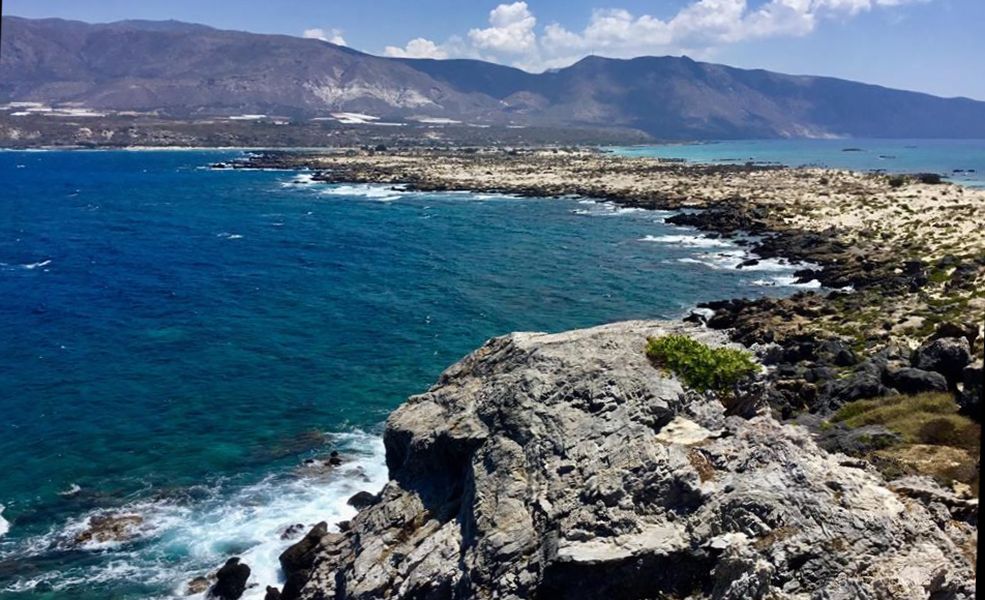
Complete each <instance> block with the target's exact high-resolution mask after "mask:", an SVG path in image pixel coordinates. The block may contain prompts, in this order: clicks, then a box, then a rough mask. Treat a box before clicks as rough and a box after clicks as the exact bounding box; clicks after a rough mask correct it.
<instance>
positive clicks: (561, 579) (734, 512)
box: [272, 321, 977, 600]
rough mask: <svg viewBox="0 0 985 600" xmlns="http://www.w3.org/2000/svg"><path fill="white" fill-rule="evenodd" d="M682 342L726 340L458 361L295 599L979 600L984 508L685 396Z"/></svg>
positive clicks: (318, 544)
mask: <svg viewBox="0 0 985 600" xmlns="http://www.w3.org/2000/svg"><path fill="white" fill-rule="evenodd" d="M668 333H686V334H688V335H691V336H692V337H694V338H696V339H698V340H700V341H702V342H704V343H706V344H710V345H724V344H726V343H727V342H726V338H725V337H724V335H722V334H720V333H718V332H714V331H710V330H705V329H701V328H698V327H692V326H689V325H687V324H680V323H665V322H650V321H645V322H644V321H633V322H625V323H616V324H612V325H605V326H601V327H595V328H592V329H584V330H578V331H570V332H564V333H559V334H541V333H515V334H512V335H508V336H505V337H500V338H495V339H493V340H490V341H489V342H487V343H486V344H485V345H484V346H482V347H481V348H479V349H478V350H476V351H475V352H473V353H472V354H470V355H469V356H467V357H465V358H464V359H463V360H462V361H460V362H459V363H457V364H455V365H453V366H452V367H450V368H449V369H448V370H447V371H445V372H444V373H443V374H442V375H441V377H440V379H439V381H438V382H437V384H436V385H435V386H434V387H432V388H431V389H430V390H428V391H427V392H426V393H424V394H421V395H418V396H414V397H412V398H410V399H409V400H408V402H407V403H406V404H404V405H403V406H401V407H400V408H399V409H398V410H397V411H395V412H394V413H393V414H392V415H391V417H390V418H389V420H388V422H387V428H386V434H385V442H386V450H387V465H388V467H389V470H390V479H391V480H390V482H389V483H388V484H387V485H386V487H385V488H384V489H383V490H382V492H380V494H379V495H377V496H372V495H370V494H360V495H359V496H360V498H359V501H360V502H361V504H362V505H363V506H365V507H364V508H363V509H362V510H361V511H360V512H359V514H358V515H357V516H356V517H355V518H354V519H353V520H352V521H351V522H347V523H342V524H340V527H339V531H338V532H337V533H336V532H329V528H328V527H327V526H326V525H325V524H320V525H319V526H318V527H316V528H315V529H314V530H312V532H311V533H309V534H308V536H307V537H306V538H305V539H304V540H302V541H301V542H299V543H298V544H296V545H295V546H292V547H291V548H290V549H288V550H287V551H286V552H285V553H284V555H283V556H282V557H281V562H282V565H283V566H284V569H285V573H286V575H287V576H288V579H287V583H286V584H285V586H284V589H283V592H282V595H281V596H280V597H281V598H284V599H285V600H290V599H293V598H303V599H306V600H314V599H333V600H341V599H349V598H353V599H354V598H359V599H369V598H427V599H444V598H501V599H512V598H516V599H519V598H586V599H587V598H593V599H597V598H606V600H615V599H619V598H718V599H740V598H742V599H748V598H771V599H781V598H783V599H787V598H789V599H793V598H830V599H838V598H846V599H847V598H914V599H916V598H921V599H923V598H940V599H944V598H948V599H961V598H968V599H970V598H974V594H975V590H974V586H975V574H974V570H973V565H974V560H975V556H974V552H975V539H976V529H975V527H974V526H973V525H972V524H971V523H972V522H974V520H975V519H976V518H977V517H976V516H975V515H976V514H977V512H976V511H975V510H974V509H975V508H976V507H974V506H972V507H970V508H969V506H968V505H966V504H964V505H962V504H959V503H955V502H952V501H951V500H952V499H951V498H950V497H949V495H948V493H947V492H946V491H944V490H943V489H941V488H938V487H937V486H935V485H934V484H933V483H932V482H930V481H929V480H923V479H916V478H909V479H908V480H903V481H898V482H894V483H893V484H892V487H891V486H890V484H887V483H886V482H885V481H883V479H881V478H880V477H879V476H878V475H877V474H876V473H875V472H874V471H872V470H871V467H867V466H866V464H865V463H864V462H863V461H858V460H854V459H849V458H847V457H845V456H842V455H837V454H828V453H826V452H824V451H823V450H821V449H819V448H818V446H817V445H816V444H815V443H814V441H813V440H812V439H811V437H810V435H809V434H808V433H807V431H806V430H804V429H802V428H799V427H795V426H792V425H784V424H780V423H779V422H777V421H776V420H774V419H773V418H772V417H770V416H768V415H767V413H766V411H763V412H762V413H758V414H752V415H728V414H726V411H725V409H724V408H723V406H722V404H721V403H720V402H718V401H717V400H715V399H714V398H710V397H707V396H703V395H700V394H697V393H694V392H686V391H685V390H684V389H683V388H682V387H681V384H680V383H679V381H678V380H677V379H676V378H674V377H673V376H671V375H669V374H667V373H664V372H662V371H661V370H659V369H657V368H656V367H654V366H653V365H652V364H650V362H649V361H648V360H647V358H646V356H645V354H644V346H645V344H646V339H647V337H648V336H659V335H665V334H668ZM333 529H334V528H333ZM272 593H276V592H272Z"/></svg>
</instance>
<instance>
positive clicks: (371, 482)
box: [0, 432, 387, 600]
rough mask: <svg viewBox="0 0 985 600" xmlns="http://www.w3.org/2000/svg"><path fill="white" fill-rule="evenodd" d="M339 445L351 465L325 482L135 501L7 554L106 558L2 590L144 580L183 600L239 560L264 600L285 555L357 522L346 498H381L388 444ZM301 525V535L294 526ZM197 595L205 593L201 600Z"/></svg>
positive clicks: (1, 556)
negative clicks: (95, 531) (316, 532)
mask: <svg viewBox="0 0 985 600" xmlns="http://www.w3.org/2000/svg"><path fill="white" fill-rule="evenodd" d="M332 440H333V442H334V445H335V447H337V448H338V449H339V450H340V451H341V452H342V454H343V455H344V456H346V457H348V458H349V460H348V461H346V462H344V463H343V464H342V465H341V466H339V467H336V468H335V469H334V470H332V471H330V472H329V473H327V474H323V475H320V476H319V475H299V474H295V473H277V474H273V475H270V476H268V477H267V478H265V479H263V480H262V481H260V482H258V483H255V484H252V485H249V486H245V487H243V488H241V489H238V490H236V491H233V492H228V491H224V490H223V487H222V485H217V486H214V487H212V488H209V489H207V491H205V492H204V493H200V494H195V496H196V497H198V496H201V497H199V498H198V499H197V500H195V501H191V502H190V501H188V500H187V498H170V499H154V500H146V501H139V502H133V503H130V504H128V505H125V506H123V507H120V508H118V509H114V510H113V511H111V512H109V511H105V510H103V511H92V512H90V513H87V514H84V515H81V516H79V517H77V518H74V519H71V520H69V521H68V522H66V523H64V524H63V525H62V526H61V527H58V528H56V529H55V530H52V531H50V532H48V533H47V534H43V535H39V536H36V537H33V538H30V539H26V540H21V541H18V542H17V543H16V544H15V547H14V548H13V549H12V551H11V550H8V549H7V548H4V551H3V552H2V553H0V560H9V559H15V560H16V559H23V558H31V557H43V556H45V555H49V554H52V553H60V552H64V551H66V550H74V551H78V550H83V551H90V552H99V553H101V554H102V555H103V556H104V558H105V560H102V561H100V563H99V564H98V565H95V566H90V567H68V568H66V569H64V570H60V571H59V570H52V571H48V572H46V573H44V574H42V575H36V576H33V577H30V578H27V577H25V578H22V579H19V580H17V581H14V582H13V583H11V584H10V585H9V586H8V587H6V588H3V589H0V592H11V593H12V592H19V591H21V592H22V591H27V590H30V589H33V587H34V586H35V585H37V584H38V583H45V584H47V585H50V586H51V587H52V589H53V590H54V591H56V592H57V591H60V590H65V589H68V588H71V587H76V586H92V585H94V584H99V583H102V584H113V583H115V582H120V583H128V582H132V581H134V580H135V578H136V580H139V581H141V582H144V583H148V584H151V585H156V586H160V587H162V588H168V589H170V592H171V593H172V594H174V595H175V596H182V597H183V596H185V592H186V586H187V583H188V582H189V581H190V580H192V579H193V578H195V577H197V576H200V575H207V574H208V573H211V572H214V571H215V570H216V569H217V568H218V567H219V566H221V565H222V563H223V562H225V560H226V559H227V558H228V557H229V556H232V555H236V556H239V557H240V559H241V560H242V561H243V562H245V563H246V564H248V565H249V566H250V569H251V575H250V580H249V583H251V584H252V583H256V584H258V585H256V586H255V587H253V588H251V589H247V591H246V593H245V594H244V595H243V598H244V599H245V600H262V598H263V596H264V593H265V588H266V586H267V585H275V584H278V583H280V582H281V578H280V564H279V561H278V557H279V556H280V553H281V552H283V551H284V550H285V549H286V548H287V547H288V546H290V545H291V544H293V543H294V542H295V541H297V539H298V538H299V537H300V536H301V535H303V534H304V533H307V531H308V530H309V529H310V528H311V527H312V526H314V525H315V524H316V523H318V522H320V521H326V522H328V523H329V524H330V525H331V526H334V525H335V524H336V523H338V522H339V521H343V520H346V519H349V518H351V517H352V516H354V514H355V512H356V511H355V509H354V508H352V507H351V506H349V505H348V504H347V500H348V499H349V498H350V497H351V496H352V495H353V494H355V493H356V492H358V491H361V490H368V491H371V492H377V491H379V490H380V489H381V488H382V487H383V485H384V484H385V483H386V481H387V470H386V466H385V462H384V449H383V441H382V439H381V438H380V437H378V436H374V435H369V434H366V433H362V432H355V433H345V434H333V435H332ZM107 514H112V515H118V516H122V515H131V514H133V515H140V517H141V518H142V521H141V522H140V523H139V524H136V525H134V526H133V528H132V529H131V530H130V531H129V532H128V533H129V534H130V537H129V538H128V539H127V540H125V541H117V542H95V541H93V542H86V543H84V544H81V545H80V544H79V543H78V542H77V538H78V536H79V534H80V533H82V532H83V531H86V529H87V528H88V527H89V525H90V524H91V520H92V519H93V518H94V517H98V516H104V515H107ZM296 525H301V526H302V527H301V529H300V531H299V533H298V534H297V535H295V536H287V537H286V539H285V537H284V532H285V530H287V529H288V528H289V527H292V526H296ZM198 597H199V598H201V597H202V596H201V595H199V596H198Z"/></svg>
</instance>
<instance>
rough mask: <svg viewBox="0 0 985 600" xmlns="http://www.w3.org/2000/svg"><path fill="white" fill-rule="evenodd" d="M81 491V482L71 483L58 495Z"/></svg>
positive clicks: (72, 494)
mask: <svg viewBox="0 0 985 600" xmlns="http://www.w3.org/2000/svg"><path fill="white" fill-rule="evenodd" d="M62 348H64V346H62ZM81 491H82V488H81V487H79V484H77V483H73V484H70V485H69V486H68V488H66V489H64V490H62V491H60V492H58V495H59V496H74V495H76V494H78V493H79V492H81Z"/></svg>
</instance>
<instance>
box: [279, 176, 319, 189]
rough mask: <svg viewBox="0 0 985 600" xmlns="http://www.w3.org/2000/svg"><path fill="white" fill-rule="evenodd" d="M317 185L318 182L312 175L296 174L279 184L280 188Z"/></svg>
mask: <svg viewBox="0 0 985 600" xmlns="http://www.w3.org/2000/svg"><path fill="white" fill-rule="evenodd" d="M317 183H318V182H317V181H315V176H314V175H313V174H312V173H298V174H297V175H296V176H294V177H293V178H291V179H290V180H288V181H283V182H281V186H283V187H295V186H309V185H315V184H317Z"/></svg>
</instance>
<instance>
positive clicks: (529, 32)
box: [469, 2, 537, 55]
mask: <svg viewBox="0 0 985 600" xmlns="http://www.w3.org/2000/svg"><path fill="white" fill-rule="evenodd" d="M489 25H490V27H487V28H485V29H472V30H470V31H469V40H470V41H471V42H472V44H473V45H475V47H476V48H479V49H480V50H491V51H493V52H504V53H506V54H513V55H519V54H524V53H529V52H531V51H533V50H534V49H535V48H536V46H537V35H536V34H535V33H534V26H536V25H537V19H535V18H534V15H533V13H531V12H530V9H529V8H527V3H526V2H514V3H513V4H500V5H499V6H497V7H496V8H494V9H492V10H491V11H489Z"/></svg>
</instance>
